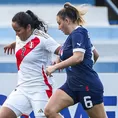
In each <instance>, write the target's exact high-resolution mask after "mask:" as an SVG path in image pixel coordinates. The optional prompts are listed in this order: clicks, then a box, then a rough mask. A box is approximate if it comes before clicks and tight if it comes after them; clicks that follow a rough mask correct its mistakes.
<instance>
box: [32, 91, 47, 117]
mask: <svg viewBox="0 0 118 118" xmlns="http://www.w3.org/2000/svg"><path fill="white" fill-rule="evenodd" d="M33 95H34V97H33V98H31V99H30V101H31V105H32V109H33V111H34V115H35V117H36V118H45V114H44V108H45V106H46V104H47V102H48V100H49V97H48V95H47V93H46V91H39V92H36V93H34V94H33Z"/></svg>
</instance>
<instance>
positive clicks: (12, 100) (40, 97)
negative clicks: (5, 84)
mask: <svg viewBox="0 0 118 118" xmlns="http://www.w3.org/2000/svg"><path fill="white" fill-rule="evenodd" d="M48 99H49V98H48V95H47V93H46V91H39V92H38V93H37V92H36V93H30V94H29V93H24V92H22V91H20V90H18V89H15V90H13V91H12V93H11V94H10V95H9V96H8V98H7V100H6V101H5V102H4V104H3V106H6V107H8V108H10V109H11V110H13V111H14V113H15V114H16V116H17V117H18V116H21V115H22V114H25V115H29V114H30V113H31V112H32V111H34V115H35V117H36V118H45V115H44V112H43V111H44V108H45V105H46V104H47V102H48Z"/></svg>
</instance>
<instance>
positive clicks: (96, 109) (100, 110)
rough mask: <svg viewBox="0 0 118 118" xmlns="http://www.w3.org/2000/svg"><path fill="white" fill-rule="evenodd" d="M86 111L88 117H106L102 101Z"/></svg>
mask: <svg viewBox="0 0 118 118" xmlns="http://www.w3.org/2000/svg"><path fill="white" fill-rule="evenodd" d="M87 113H88V115H89V116H90V118H107V115H106V112H105V109H104V105H103V103H101V104H97V105H95V106H93V107H92V108H91V109H89V110H87Z"/></svg>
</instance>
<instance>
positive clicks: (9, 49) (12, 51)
mask: <svg viewBox="0 0 118 118" xmlns="http://www.w3.org/2000/svg"><path fill="white" fill-rule="evenodd" d="M15 47H16V42H13V43H11V44H9V45H7V46H5V47H4V53H7V54H15Z"/></svg>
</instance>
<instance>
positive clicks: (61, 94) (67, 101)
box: [45, 89, 74, 113]
mask: <svg viewBox="0 0 118 118" xmlns="http://www.w3.org/2000/svg"><path fill="white" fill-rule="evenodd" d="M73 104H74V101H73V99H72V98H71V97H70V96H69V95H68V94H67V93H66V92H65V91H63V90H61V89H57V90H56V91H55V92H54V94H53V95H52V96H51V97H50V100H49V101H48V104H47V105H46V109H45V110H51V111H53V112H56V113H57V112H60V110H62V109H63V108H65V107H68V106H70V105H73Z"/></svg>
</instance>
